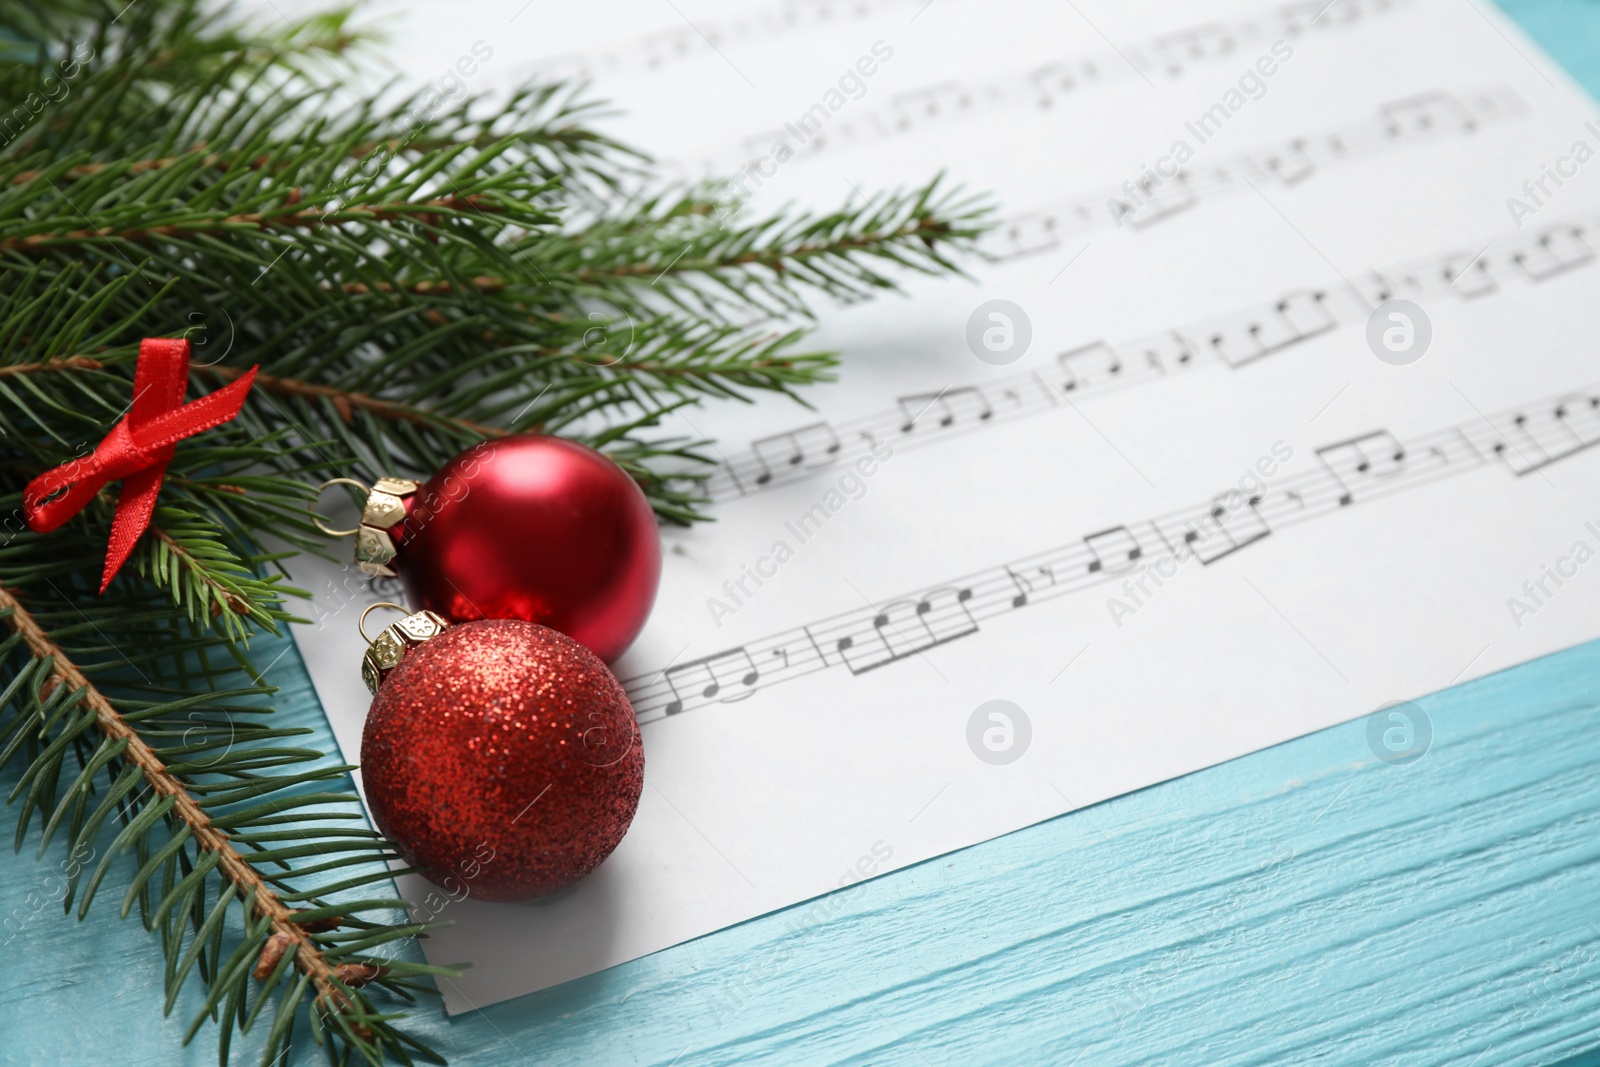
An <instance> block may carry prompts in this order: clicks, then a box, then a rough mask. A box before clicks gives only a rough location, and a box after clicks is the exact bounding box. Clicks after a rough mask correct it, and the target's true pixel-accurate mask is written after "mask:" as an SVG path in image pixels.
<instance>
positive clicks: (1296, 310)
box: [1211, 292, 1339, 367]
mask: <svg viewBox="0 0 1600 1067" xmlns="http://www.w3.org/2000/svg"><path fill="white" fill-rule="evenodd" d="M1326 301H1327V294H1326V293H1323V292H1298V293H1290V294H1289V295H1288V296H1285V297H1284V298H1283V299H1281V300H1279V301H1278V302H1277V303H1276V304H1274V305H1273V306H1272V309H1271V312H1270V313H1269V314H1268V315H1265V316H1256V315H1249V316H1245V317H1243V318H1240V319H1237V320H1235V321H1234V322H1232V323H1229V324H1226V325H1224V326H1222V327H1220V328H1218V329H1217V330H1216V332H1215V333H1213V334H1212V335H1211V348H1212V351H1213V352H1215V353H1216V355H1217V357H1218V358H1220V359H1222V360H1223V361H1225V362H1226V363H1228V364H1229V365H1230V366H1234V367H1239V366H1243V365H1244V364H1246V363H1249V362H1251V361H1252V360H1257V359H1260V358H1262V357H1263V356H1270V355H1272V354H1274V353H1276V352H1281V351H1283V350H1284V349H1285V348H1289V347H1291V346H1292V345H1297V344H1299V343H1300V342H1302V341H1307V340H1310V339H1311V338H1313V337H1316V336H1318V335H1319V334H1324V333H1327V332H1328V331H1329V330H1333V329H1337V328H1338V325H1339V322H1338V320H1337V319H1335V318H1334V317H1333V315H1332V314H1331V313H1330V312H1329V311H1328V308H1327V305H1326Z"/></svg>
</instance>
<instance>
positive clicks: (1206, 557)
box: [1184, 489, 1272, 567]
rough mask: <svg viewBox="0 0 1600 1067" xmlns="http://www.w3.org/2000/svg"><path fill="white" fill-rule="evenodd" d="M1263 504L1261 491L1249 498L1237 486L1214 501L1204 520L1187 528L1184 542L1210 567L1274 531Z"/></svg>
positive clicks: (1197, 557) (1196, 556)
mask: <svg viewBox="0 0 1600 1067" xmlns="http://www.w3.org/2000/svg"><path fill="white" fill-rule="evenodd" d="M1260 507H1261V496H1260V495H1259V494H1257V495H1254V496H1249V497H1247V496H1245V495H1244V494H1243V493H1242V492H1240V491H1239V490H1237V489H1234V490H1230V491H1229V492H1226V493H1223V494H1221V495H1220V496H1218V497H1217V498H1216V499H1215V500H1213V501H1212V502H1211V507H1210V509H1209V510H1208V511H1207V512H1206V513H1205V515H1204V516H1203V518H1202V520H1201V521H1200V522H1199V523H1198V524H1196V525H1195V526H1193V527H1190V528H1189V529H1188V530H1186V531H1185V533H1184V542H1185V543H1186V544H1187V545H1188V546H1189V547H1190V548H1191V549H1192V550H1193V551H1194V554H1195V558H1196V559H1198V560H1199V561H1200V562H1201V563H1202V564H1204V565H1205V566H1208V567H1209V566H1210V565H1211V564H1213V563H1215V562H1216V561H1217V560H1219V559H1222V558H1223V557H1224V556H1231V555H1233V553H1235V552H1237V551H1239V550H1240V549H1241V548H1246V547H1248V546H1250V545H1253V544H1255V543H1256V542H1257V541H1259V540H1261V539H1262V538H1264V537H1266V536H1268V535H1269V534H1271V533H1272V527H1271V526H1269V525H1267V521H1266V519H1264V518H1262V516H1261V511H1260Z"/></svg>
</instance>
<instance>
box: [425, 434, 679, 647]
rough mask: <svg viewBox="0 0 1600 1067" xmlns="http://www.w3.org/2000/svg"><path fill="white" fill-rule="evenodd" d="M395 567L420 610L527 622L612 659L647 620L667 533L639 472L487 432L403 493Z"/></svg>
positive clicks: (583, 453) (579, 451)
mask: <svg viewBox="0 0 1600 1067" xmlns="http://www.w3.org/2000/svg"><path fill="white" fill-rule="evenodd" d="M406 504H407V516H406V520H405V522H404V523H402V524H401V526H400V527H398V528H397V529H396V531H395V534H396V537H395V540H396V545H397V548H398V553H399V554H398V556H397V557H396V560H395V569H396V570H397V571H399V573H400V576H401V579H402V580H403V581H404V583H405V587H406V595H407V598H408V599H409V600H410V602H411V606H412V607H413V608H415V609H422V608H426V609H427V610H430V611H436V612H438V613H439V614H440V615H443V616H444V617H445V618H447V619H450V620H451V621H453V622H464V621H468V620H471V619H524V620H526V621H528V622H536V623H539V624H541V625H543V626H549V627H551V628H553V629H556V630H560V631H561V632H562V633H564V634H566V635H568V636H569V637H571V638H573V639H574V640H576V641H578V642H579V643H580V644H582V645H584V646H585V647H587V648H588V649H590V650H591V651H593V652H594V653H595V654H596V655H597V656H599V657H600V658H601V659H603V660H607V661H609V660H613V659H616V658H617V657H618V656H620V655H622V653H623V652H624V651H625V650H626V649H627V647H628V646H629V645H630V644H632V643H633V639H634V638H635V637H637V636H639V631H640V630H641V629H643V628H644V624H645V620H646V619H647V618H648V617H649V615H650V608H651V606H652V605H653V604H654V603H655V598H656V588H657V586H658V585H659V584H660V581H661V540H660V532H659V530H658V529H657V528H656V519H655V514H654V512H652V510H651V508H650V502H649V501H648V500H646V499H645V495H644V493H643V492H642V491H640V489H639V486H638V485H637V484H636V483H635V482H634V480H633V479H632V478H630V477H628V475H627V474H626V473H625V472H624V471H623V470H622V468H621V467H618V466H617V465H616V464H615V463H613V462H612V461H611V460H609V459H607V458H606V457H605V456H603V455H601V454H600V453H599V452H596V451H595V450H594V449H592V448H589V447H587V446H585V445H581V444H578V443H577V442H574V441H567V440H564V439H562V438H559V437H546V436H536V435H531V434H516V435H513V436H509V437H502V438H499V439H498V440H493V441H484V442H482V443H481V444H479V445H476V446H474V447H472V448H469V449H467V450H466V451H465V452H463V453H461V454H460V455H459V456H456V457H455V458H454V459H452V460H451V461H450V462H449V463H447V464H445V466H443V467H441V468H440V469H439V471H438V472H437V473H435V474H434V476H433V477H432V478H429V479H428V481H427V482H426V483H425V484H424V485H423V486H422V488H421V489H420V490H419V491H418V492H417V493H415V494H414V495H412V496H411V497H409V498H407V500H406Z"/></svg>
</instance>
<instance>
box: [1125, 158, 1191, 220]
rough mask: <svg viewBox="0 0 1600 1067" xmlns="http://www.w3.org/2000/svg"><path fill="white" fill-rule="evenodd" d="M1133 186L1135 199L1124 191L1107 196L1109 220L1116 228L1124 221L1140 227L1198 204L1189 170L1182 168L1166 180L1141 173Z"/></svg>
mask: <svg viewBox="0 0 1600 1067" xmlns="http://www.w3.org/2000/svg"><path fill="white" fill-rule="evenodd" d="M1134 189H1135V191H1136V192H1137V193H1138V194H1139V195H1138V196H1137V197H1135V198H1130V197H1128V196H1127V195H1126V194H1124V195H1123V196H1121V197H1118V196H1111V197H1109V198H1107V201H1106V203H1107V204H1108V206H1109V209H1110V211H1111V221H1112V223H1113V224H1115V225H1116V226H1117V227H1119V228H1120V227H1121V226H1122V225H1123V224H1124V223H1126V224H1128V225H1129V226H1132V227H1133V228H1134V229H1136V230H1142V229H1144V228H1145V227H1147V226H1151V225H1153V224H1155V223H1157V222H1160V221H1161V220H1163V219H1168V218H1171V217H1172V216H1174V215H1177V214H1179V213H1181V212H1184V211H1188V210H1189V209H1190V208H1192V207H1195V206H1196V205H1197V204H1199V203H1200V194H1199V193H1197V192H1196V191H1195V190H1194V188H1193V187H1192V186H1191V185H1190V182H1189V175H1188V173H1187V172H1185V171H1181V170H1180V171H1179V172H1178V173H1177V174H1176V175H1175V176H1174V177H1172V178H1169V179H1167V180H1166V181H1162V180H1161V179H1160V178H1158V177H1157V176H1155V175H1146V176H1143V177H1141V178H1140V179H1139V180H1138V181H1136V182H1135V183H1134Z"/></svg>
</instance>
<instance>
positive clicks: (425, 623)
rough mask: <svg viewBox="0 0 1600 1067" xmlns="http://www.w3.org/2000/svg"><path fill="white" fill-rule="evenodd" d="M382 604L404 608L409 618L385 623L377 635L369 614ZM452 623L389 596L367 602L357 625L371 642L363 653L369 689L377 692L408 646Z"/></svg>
mask: <svg viewBox="0 0 1600 1067" xmlns="http://www.w3.org/2000/svg"><path fill="white" fill-rule="evenodd" d="M379 608H393V609H394V610H396V611H400V612H404V613H405V618H403V619H400V620H399V621H397V622H392V623H390V624H389V625H388V626H385V627H384V628H383V629H382V630H380V631H378V636H377V637H367V616H368V615H371V614H372V613H373V612H374V611H377V610H378V609H379ZM449 626H450V623H449V621H448V620H447V619H445V618H444V617H443V616H442V615H436V614H434V613H433V612H431V611H412V610H411V609H410V608H408V607H405V606H404V605H401V604H395V603H391V602H390V601H387V600H384V601H380V602H378V603H376V604H369V605H367V609H366V610H365V611H363V612H362V613H361V618H360V619H358V620H357V621H356V629H357V630H358V631H360V633H361V636H362V637H363V638H365V640H366V642H367V651H366V653H365V654H364V655H363V656H362V657H361V680H362V681H364V682H366V683H367V691H368V692H370V693H372V694H374V695H376V694H377V692H378V686H379V685H380V684H381V683H382V682H383V678H384V675H386V674H387V673H388V672H389V671H390V670H392V669H394V668H395V667H398V666H399V665H400V661H401V660H402V659H404V658H405V654H406V649H408V648H412V647H414V646H416V645H420V644H422V643H423V642H424V641H428V640H431V639H432V638H435V637H437V636H439V635H440V634H442V633H444V632H445V630H446V629H448V628H449Z"/></svg>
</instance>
